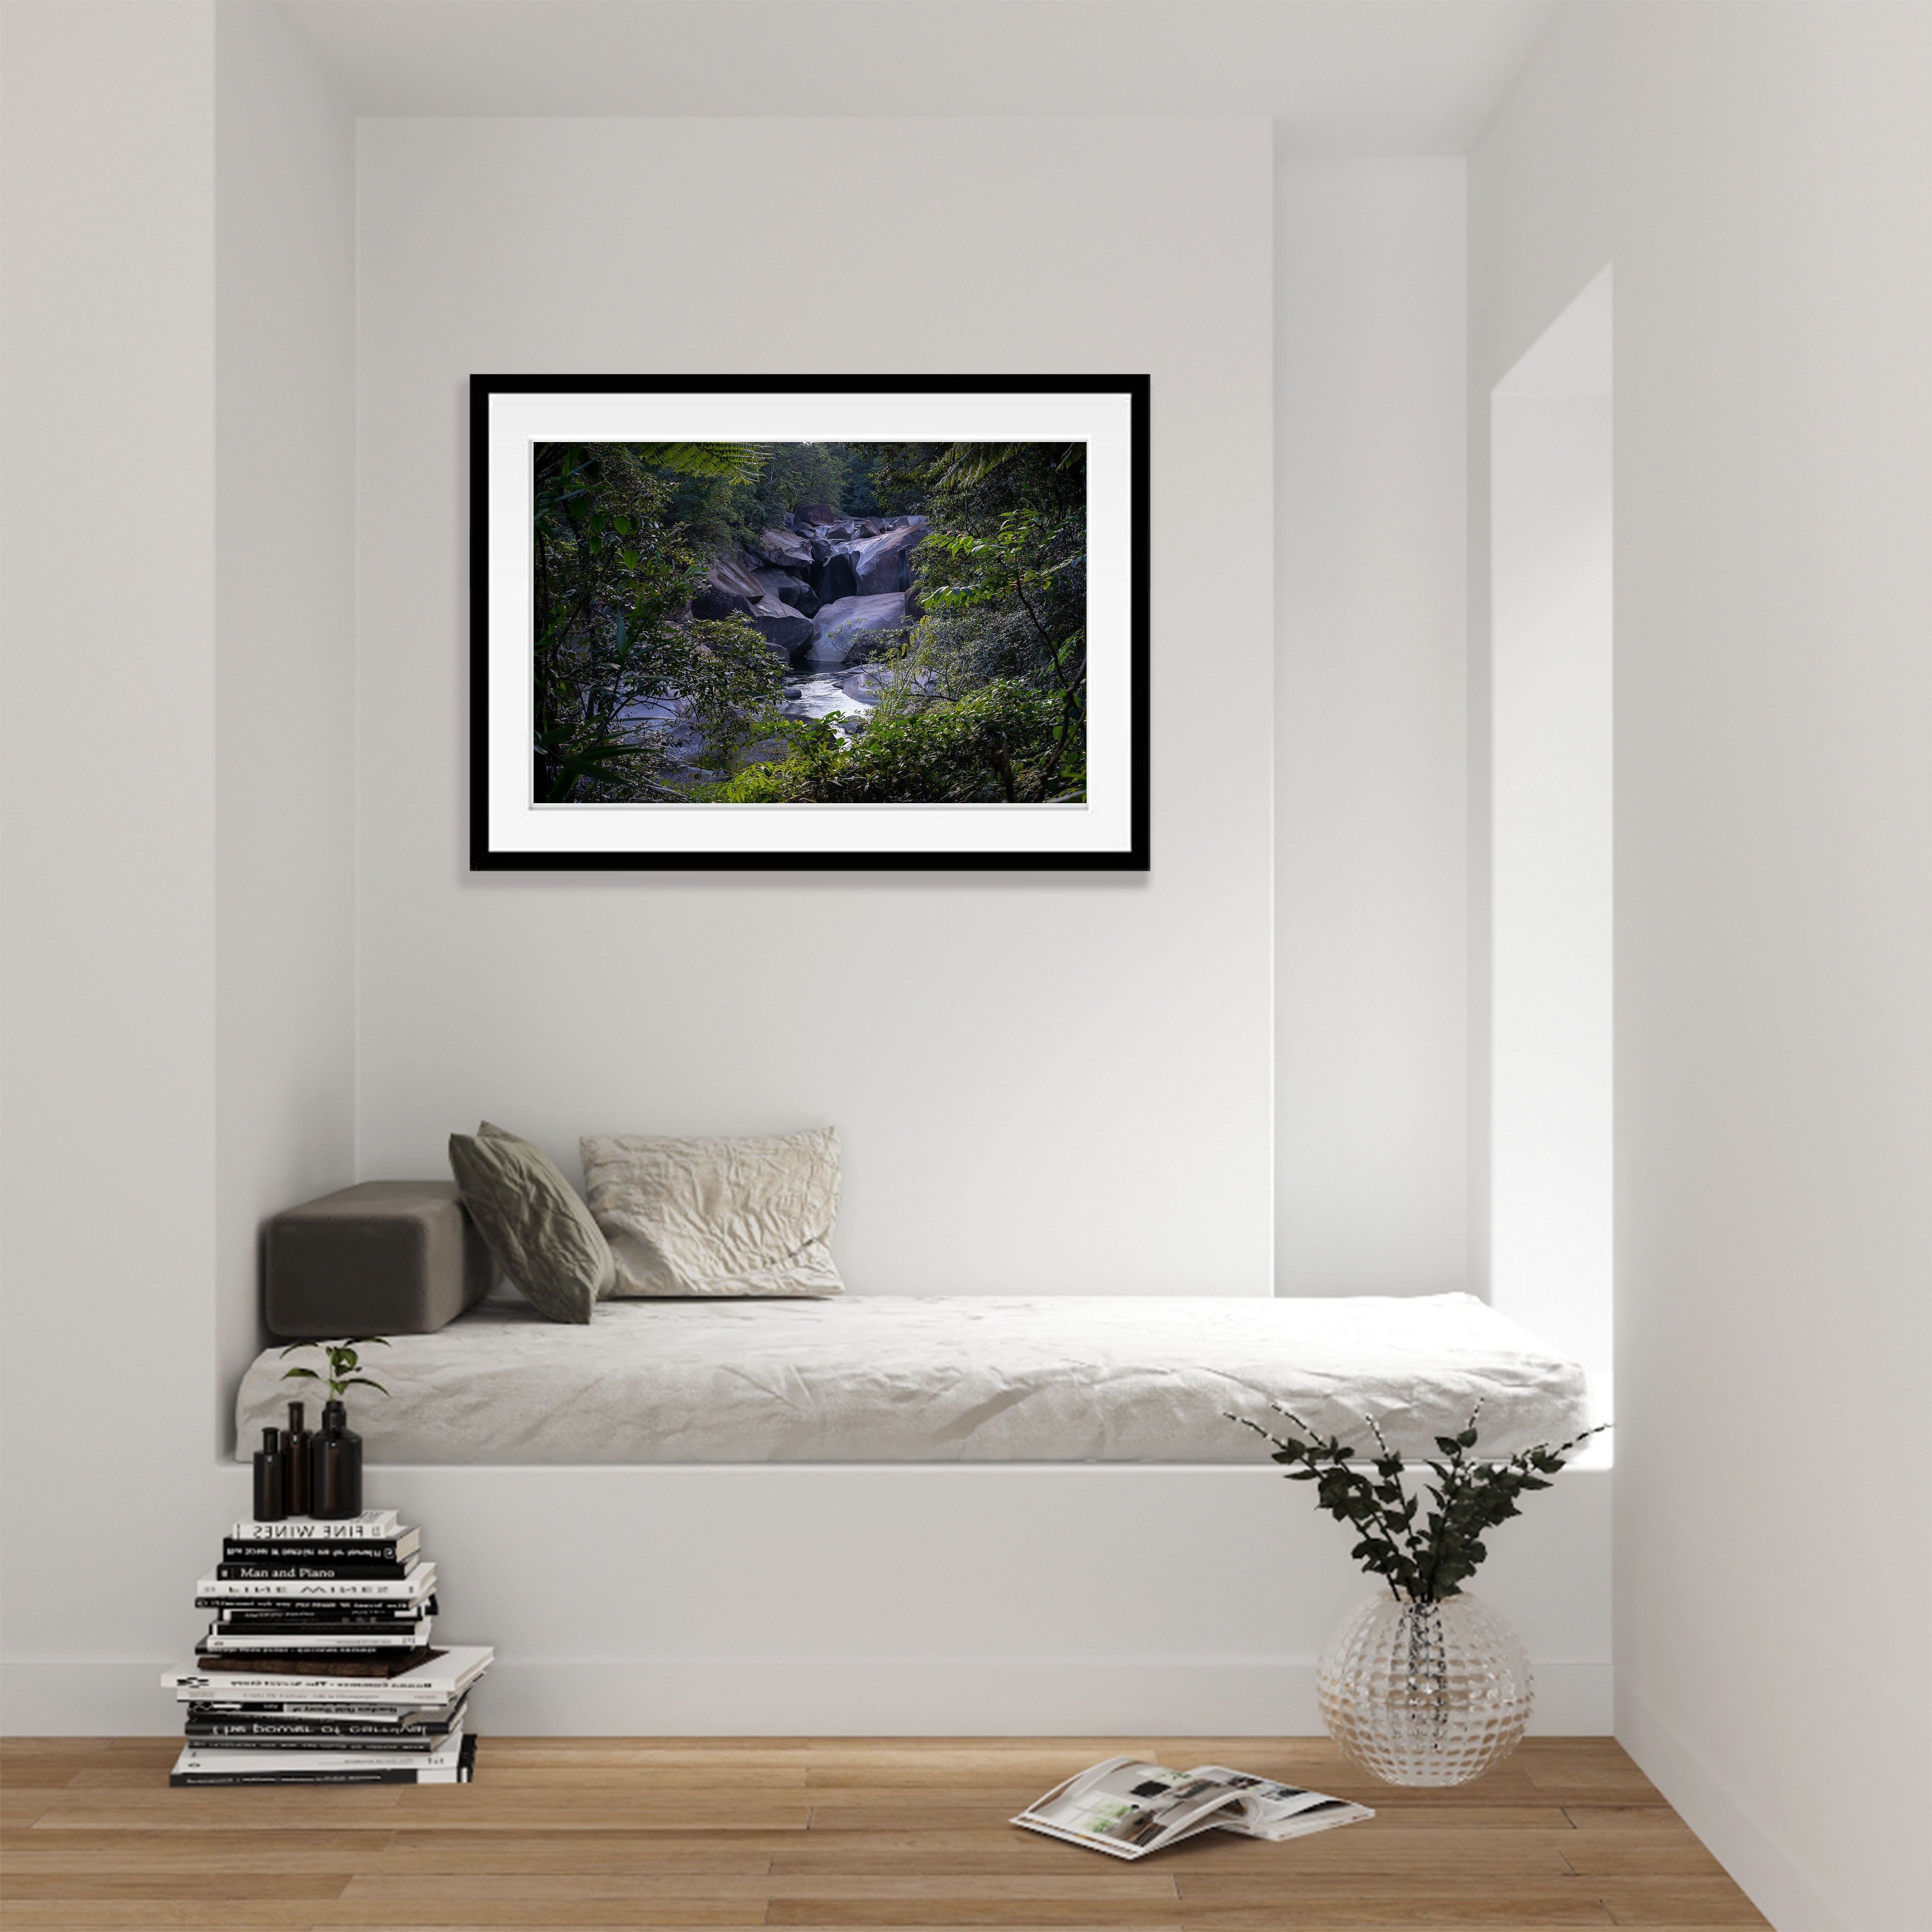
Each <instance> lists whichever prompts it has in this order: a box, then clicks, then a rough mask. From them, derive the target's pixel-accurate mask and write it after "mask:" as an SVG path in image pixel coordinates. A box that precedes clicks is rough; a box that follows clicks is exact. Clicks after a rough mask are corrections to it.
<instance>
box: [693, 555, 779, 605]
mask: <svg viewBox="0 0 1932 1932" xmlns="http://www.w3.org/2000/svg"><path fill="white" fill-rule="evenodd" d="M705 576H706V581H707V582H708V583H709V584H710V586H711V587H712V589H714V590H721V591H723V592H724V594H725V595H727V597H748V598H750V599H751V601H752V602H753V603H754V604H755V603H756V602H757V601H758V599H759V598H760V597H762V596H763V595H764V594H765V587H764V586H763V584H762V583H760V582H759V581H758V578H757V569H756V567H755V566H754V564H753V562H752V561H751V559H750V558H748V557H743V556H728V555H727V556H718V557H713V558H712V560H711V564H710V567H709V569H708V570H707V571H706V573H705Z"/></svg>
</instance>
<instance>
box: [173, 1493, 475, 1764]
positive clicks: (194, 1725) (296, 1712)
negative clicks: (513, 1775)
mask: <svg viewBox="0 0 1932 1932" xmlns="http://www.w3.org/2000/svg"><path fill="white" fill-rule="evenodd" d="M421 1546H422V1532H420V1531H419V1530H416V1529H409V1528H407V1527H406V1526H404V1525H403V1524H402V1523H399V1522H398V1520H397V1517H396V1512H395V1511H394V1510H369V1511H365V1512H364V1513H363V1514H362V1515H360V1516H357V1517H344V1518H340V1519H329V1518H326V1517H287V1518H284V1519H282V1520H279V1521H276V1522H270V1523H236V1525H235V1526H234V1527H233V1529H231V1530H230V1531H229V1534H228V1537H227V1539H226V1542H225V1543H224V1544H223V1547H222V1553H221V1561H220V1563H219V1564H218V1565H217V1566H216V1567H215V1570H214V1574H213V1575H212V1576H208V1577H203V1578H202V1580H201V1581H200V1583H199V1584H197V1585H196V1589H195V1603H196V1607H198V1608H200V1609H203V1610H211V1611H212V1612H213V1613H214V1621H213V1622H212V1623H211V1625H209V1627H208V1633H207V1634H206V1635H205V1637H203V1638H202V1641H201V1643H200V1645H199V1655H197V1657H196V1668H195V1669H194V1670H178V1671H170V1672H169V1673H168V1674H167V1675H166V1676H165V1677H163V1679H162V1680H161V1682H162V1683H163V1685H164V1686H165V1687H166V1688H169V1689H170V1690H172V1691H173V1692H174V1694H175V1697H176V1699H177V1700H178V1701H179V1702H181V1703H184V1704H185V1705H186V1706H187V1732H186V1735H187V1744H186V1745H185V1747H184V1749H183V1750H182V1752H181V1757H179V1759H178V1760H177V1761H176V1763H175V1768H174V1770H173V1772H172V1774H171V1775H170V1776H169V1780H168V1781H169V1784H467V1783H468V1782H469V1777H470V1770H471V1767H472V1765H473V1764H474V1763H475V1756H476V1739H475V1736H474V1734H473V1733H470V1732H469V1731H468V1730H466V1728H465V1726H464V1721H463V1716H464V1712H465V1709H466V1706H467V1704H468V1701H469V1692H470V1691H471V1689H472V1687H473V1686H474V1685H475V1682H476V1681H477V1679H478V1678H480V1677H481V1676H482V1674H483V1673H484V1670H487V1668H488V1667H489V1665H490V1662H491V1661H492V1659H493V1658H494V1656H495V1655H496V1653H495V1652H493V1651H492V1650H490V1649H484V1648H481V1647H476V1646H469V1647H466V1648H462V1649H449V1650H437V1649H433V1648H431V1644H430V1629H431V1619H432V1618H433V1617H434V1616H435V1614H436V1609H437V1602H436V1565H434V1563H426V1562H424V1561H423V1560H422V1553H421Z"/></svg>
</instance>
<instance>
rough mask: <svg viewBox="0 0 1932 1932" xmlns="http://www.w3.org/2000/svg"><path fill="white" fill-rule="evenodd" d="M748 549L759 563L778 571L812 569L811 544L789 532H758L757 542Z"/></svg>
mask: <svg viewBox="0 0 1932 1932" xmlns="http://www.w3.org/2000/svg"><path fill="white" fill-rule="evenodd" d="M749 547H750V548H751V551H752V553H754V555H755V556H757V558H758V559H760V561H762V562H765V563H768V564H772V565H776V567H777V568H778V569H780V570H793V569H804V570H809V569H810V568H811V544H810V543H809V542H808V541H807V540H806V539H805V538H803V537H802V536H799V535H797V534H796V532H793V531H791V530H763V531H760V532H759V535H758V539H757V541H756V542H755V543H754V544H751V545H750V546H749Z"/></svg>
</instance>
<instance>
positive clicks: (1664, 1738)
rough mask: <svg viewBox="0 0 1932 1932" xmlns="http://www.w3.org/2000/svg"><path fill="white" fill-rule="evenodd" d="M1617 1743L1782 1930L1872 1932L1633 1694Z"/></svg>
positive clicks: (1623, 1710)
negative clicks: (1815, 1881)
mask: <svg viewBox="0 0 1932 1932" xmlns="http://www.w3.org/2000/svg"><path fill="white" fill-rule="evenodd" d="M1616 1739H1617V1742H1619V1744H1620V1745H1622V1746H1623V1748H1624V1749H1625V1751H1628V1752H1629V1754H1630V1755H1631V1759H1632V1760H1633V1761H1634V1763H1635V1764H1636V1766H1637V1769H1639V1770H1640V1771H1641V1772H1643V1775H1645V1777H1646V1778H1649V1780H1650V1781H1651V1783H1652V1784H1654V1785H1655V1786H1656V1787H1657V1788H1658V1790H1659V1791H1661V1793H1663V1794H1664V1796H1665V1798H1667V1799H1668V1800H1669V1801H1670V1805H1671V1808H1672V1809H1673V1811H1676V1814H1678V1816H1679V1817H1681V1818H1682V1820H1684V1822H1685V1823H1686V1824H1687V1825H1688V1826H1690V1827H1691V1830H1692V1831H1694V1832H1696V1833H1697V1835H1698V1837H1699V1838H1701V1839H1703V1841H1704V1843H1705V1845H1706V1847H1707V1848H1708V1849H1709V1851H1710V1852H1711V1854H1712V1856H1713V1857H1714V1858H1716V1859H1717V1861H1718V1863H1719V1864H1721V1865H1722V1866H1723V1867H1724V1869H1725V1870H1727V1872H1729V1873H1730V1875H1731V1876H1732V1877H1733V1878H1734V1879H1736V1880H1737V1882H1738V1883H1739V1885H1741V1886H1742V1888H1744V1891H1745V1895H1746V1896H1747V1897H1748V1898H1749V1899H1750V1900H1751V1903H1753V1904H1754V1906H1757V1909H1759V1911H1760V1912H1763V1914H1764V1915H1765V1916H1766V1918H1769V1920H1770V1921H1771V1922H1772V1924H1773V1925H1775V1926H1776V1927H1778V1928H1779V1932H1875V1928H1869V1927H1867V1928H1861V1927H1854V1926H1853V1925H1852V1922H1851V1921H1850V1920H1849V1919H1847V1918H1845V1917H1843V1915H1841V1913H1840V1912H1838V1911H1837V1910H1836V1909H1834V1907H1833V1906H1832V1905H1831V1903H1829V1900H1826V1897H1825V1896H1824V1894H1823V1893H1821V1892H1820V1891H1818V1890H1817V1888H1816V1887H1815V1886H1814V1885H1813V1884H1812V1883H1811V1880H1810V1879H1808V1878H1806V1877H1805V1875H1804V1873H1802V1872H1801V1871H1800V1870H1799V1869H1798V1867H1796V1865H1794V1864H1793V1863H1792V1862H1791V1860H1790V1857H1789V1855H1787V1853H1786V1852H1784V1849H1782V1848H1781V1846H1779V1844H1778V1841H1776V1839H1775V1838H1773V1837H1772V1835H1771V1834H1770V1833H1769V1832H1767V1831H1766V1829H1764V1827H1763V1826H1762V1825H1761V1824H1760V1823H1759V1822H1758V1820H1757V1819H1756V1818H1754V1817H1752V1816H1751V1813H1750V1812H1749V1811H1747V1810H1746V1809H1745V1808H1744V1806H1742V1805H1740V1804H1739V1802H1738V1801H1737V1800H1736V1798H1734V1797H1733V1796H1732V1794H1731V1793H1730V1790H1728V1789H1727V1787H1725V1786H1724V1784H1723V1783H1722V1782H1721V1781H1720V1780H1719V1779H1718V1778H1717V1776H1716V1775H1715V1774H1714V1773H1713V1772H1712V1769H1711V1768H1710V1766H1709V1765H1707V1764H1706V1763H1705V1762H1704V1761H1703V1759H1702V1758H1700V1757H1698V1755H1697V1753H1696V1752H1694V1751H1692V1750H1691V1748H1689V1746H1688V1745H1686V1744H1685V1742H1684V1741H1683V1739H1682V1738H1680V1737H1679V1736H1678V1735H1677V1733H1676V1732H1675V1731H1674V1730H1672V1728H1671V1727H1670V1725H1668V1724H1666V1723H1665V1722H1664V1721H1663V1719H1661V1718H1660V1717H1658V1715H1657V1713H1656V1712H1655V1711H1654V1710H1653V1709H1651V1707H1650V1706H1649V1705H1647V1704H1646V1703H1645V1702H1644V1700H1643V1699H1642V1698H1641V1697H1638V1696H1637V1694H1636V1693H1635V1692H1634V1691H1631V1690H1629V1689H1628V1688H1626V1689H1624V1690H1622V1691H1619V1693H1618V1695H1617V1699H1616ZM1895 1932H1904V1928H1903V1927H1900V1928H1895Z"/></svg>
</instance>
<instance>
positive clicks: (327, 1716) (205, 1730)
mask: <svg viewBox="0 0 1932 1932" xmlns="http://www.w3.org/2000/svg"><path fill="white" fill-rule="evenodd" d="M468 1703H469V1699H468V1698H467V1697H462V1698H459V1699H458V1701H457V1702H456V1703H455V1704H453V1705H452V1706H451V1707H450V1708H449V1709H448V1710H446V1711H437V1712H430V1713H428V1714H427V1715H425V1716H424V1717H423V1718H422V1719H421V1720H420V1721H411V1722H407V1723H402V1724H377V1723H374V1722H371V1721H367V1720H358V1719H355V1718H338V1717H336V1716H335V1715H332V1713H331V1712H330V1711H329V1707H328V1706H326V1705H324V1706H312V1707H311V1710H312V1712H313V1715H299V1716H298V1715H293V1714H290V1713H287V1712H284V1713H283V1714H281V1715H276V1716H273V1717H270V1716H267V1715H259V1716H251V1715H243V1714H241V1713H238V1712H222V1711H220V1710H218V1709H217V1707H215V1706H211V1705H206V1704H194V1705H190V1706H189V1707H188V1709H189V1715H188V1720H187V1723H186V1724H184V1726H183V1727H181V1728H182V1735H183V1736H185V1737H186V1738H187V1739H189V1740H190V1742H194V1743H198V1744H199V1745H202V1747H203V1748H205V1749H208V1750H213V1749H214V1748H217V1747H219V1748H220V1749H222V1750H223V1751H229V1750H241V1749H244V1748H249V1747H251V1746H254V1745H296V1746H299V1745H305V1744H315V1745H334V1746H335V1748H337V1749H338V1750H342V1751H352V1750H354V1749H355V1748H357V1747H358V1746H359V1745H369V1746H371V1748H380V1749H383V1750H387V1751H429V1750H431V1749H433V1748H434V1747H435V1746H436V1745H437V1744H439V1743H440V1742H441V1741H442V1740H443V1739H445V1738H446V1737H448V1736H449V1734H450V1733H451V1732H452V1731H454V1730H460V1728H461V1727H462V1724H463V1711H464V1709H466V1706H467V1705H468ZM199 1713H208V1715H197V1714H199Z"/></svg>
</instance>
